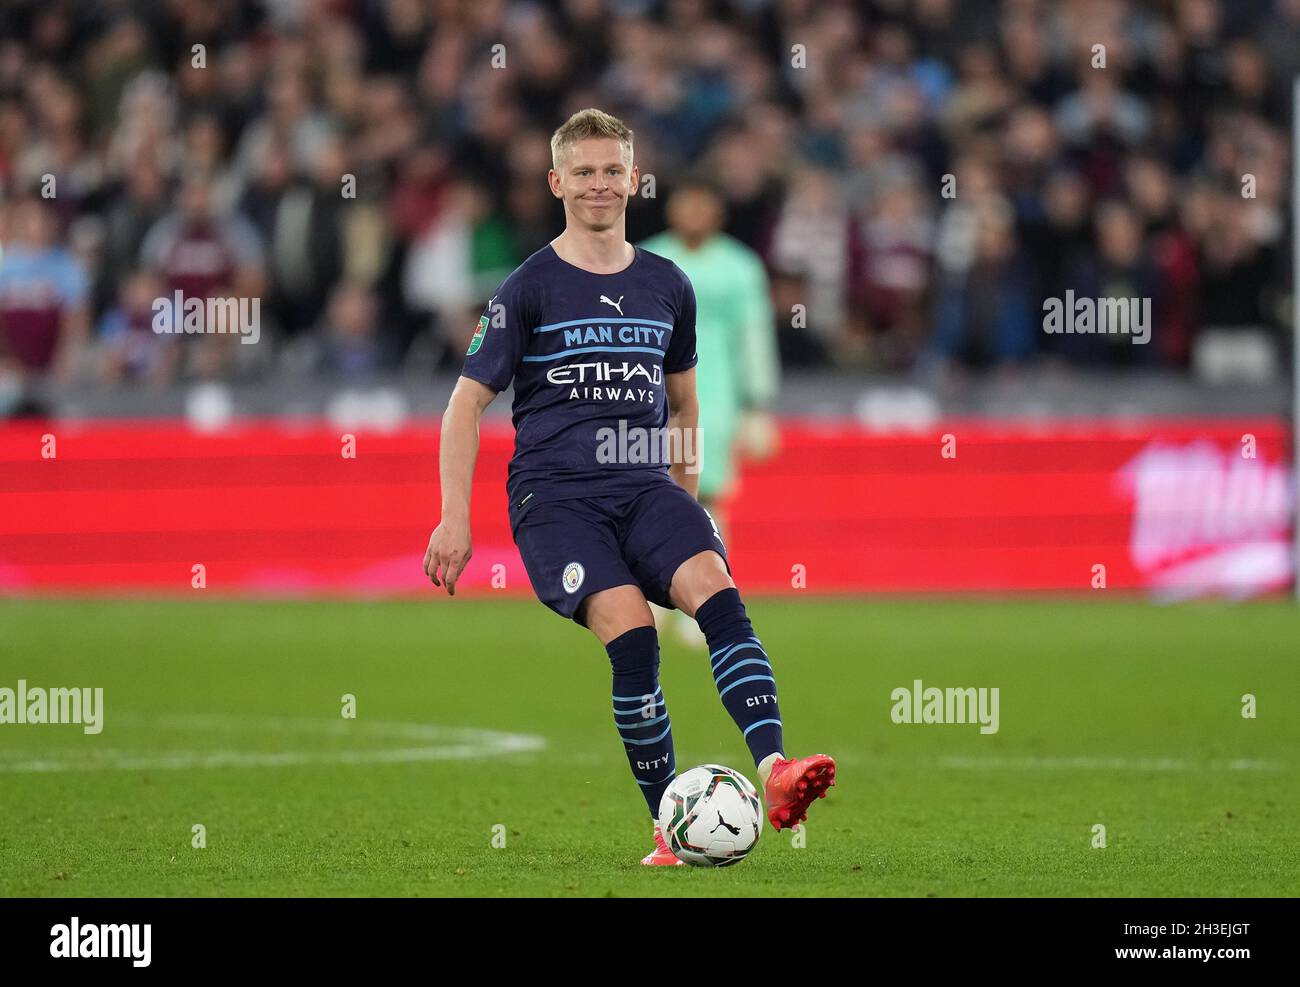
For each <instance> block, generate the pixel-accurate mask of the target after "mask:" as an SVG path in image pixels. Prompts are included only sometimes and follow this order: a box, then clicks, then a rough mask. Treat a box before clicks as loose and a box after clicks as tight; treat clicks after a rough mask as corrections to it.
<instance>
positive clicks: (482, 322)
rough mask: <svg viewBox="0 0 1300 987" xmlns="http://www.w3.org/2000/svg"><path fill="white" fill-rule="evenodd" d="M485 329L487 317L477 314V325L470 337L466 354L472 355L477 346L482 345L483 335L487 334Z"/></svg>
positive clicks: (486, 328)
mask: <svg viewBox="0 0 1300 987" xmlns="http://www.w3.org/2000/svg"><path fill="white" fill-rule="evenodd" d="M487 330H488V317H487V316H486V315H481V316H479V320H478V325H477V326H475V327H474V335H473V336H471V337H470V340H469V350H468V352H466V354H465V355H466V356H473V355H474V354H475V353H477V352H478V348H479V347H480V346H482V345H483V337H484V336H486V335H487Z"/></svg>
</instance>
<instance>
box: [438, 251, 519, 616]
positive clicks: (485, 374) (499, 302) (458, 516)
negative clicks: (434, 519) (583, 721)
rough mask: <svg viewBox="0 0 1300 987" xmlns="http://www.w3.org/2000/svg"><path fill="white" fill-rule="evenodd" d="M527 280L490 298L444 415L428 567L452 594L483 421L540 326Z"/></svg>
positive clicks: (464, 548) (467, 547) (462, 556)
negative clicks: (438, 508)
mask: <svg viewBox="0 0 1300 987" xmlns="http://www.w3.org/2000/svg"><path fill="white" fill-rule="evenodd" d="M524 280H525V279H523V278H521V277H520V276H519V271H518V270H517V271H515V273H514V274H511V275H510V277H508V278H506V280H505V282H504V283H503V284H502V285H501V288H500V290H499V291H498V292H497V293H496V294H495V295H493V296H492V298H491V300H490V301H489V302H488V304H487V307H486V308H485V309H484V311H483V315H482V317H481V318H480V319H479V321H478V326H477V327H476V328H475V329H474V335H473V336H472V337H471V338H470V343H469V350H468V352H466V354H465V365H464V367H463V368H462V369H461V373H460V380H458V381H457V382H456V387H455V389H454V390H453V391H452V392H451V400H450V401H448V402H447V413H446V414H444V415H443V416H442V442H441V444H440V446H439V449H438V476H439V479H440V481H441V484H442V517H441V519H440V520H439V522H438V527H436V528H434V529H433V534H432V535H430V536H429V548H428V550H427V551H426V552H425V553H424V571H425V574H426V575H427V576H428V577H429V578H430V579H431V580H433V585H435V586H443V585H445V586H446V587H447V594H448V595H449V596H455V595H456V580H457V579H459V578H460V574H461V573H462V572H463V571H464V570H465V566H466V565H467V564H468V563H469V558H470V555H471V554H472V552H473V549H472V546H471V544H470V533H469V497H470V487H471V486H472V485H473V482H474V461H475V460H476V459H477V458H478V423H479V419H480V418H481V417H482V416H483V411H484V409H485V408H487V406H488V405H489V404H491V403H492V399H493V398H495V397H496V396H497V395H498V394H500V393H501V392H502V391H504V390H505V389H506V388H507V387H509V386H510V382H511V381H512V380H513V379H514V376H515V371H516V370H518V368H519V361H520V358H521V356H522V355H523V351H524V339H525V337H526V336H527V335H528V333H529V331H530V329H531V327H532V326H533V325H535V324H536V322H535V308H536V306H535V304H534V301H533V298H532V296H531V295H530V293H529V290H528V285H527V284H525V283H524ZM440 580H441V581H440Z"/></svg>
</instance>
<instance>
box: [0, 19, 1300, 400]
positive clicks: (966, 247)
mask: <svg viewBox="0 0 1300 987" xmlns="http://www.w3.org/2000/svg"><path fill="white" fill-rule="evenodd" d="M1297 70H1300V0H1231V2H1228V0H1176V2H1175V0H1166V2H1137V0H1059V2H1047V0H858V2H835V0H712V2H710V0H666V2H656V0H539V2H519V0H512V2H506V0H261V2H256V0H86V2H81V0H8V2H7V3H5V4H4V5H3V6H0V251H2V252H0V365H3V366H4V367H5V368H7V369H8V372H9V375H10V377H11V378H12V377H13V376H14V375H15V374H18V375H20V376H21V375H27V376H28V377H31V376H34V375H37V376H38V375H42V374H49V375H51V376H53V377H56V378H62V379H64V380H83V379H84V380H89V379H91V378H98V379H100V380H103V381H111V382H120V383H121V384H123V385H125V386H133V385H135V384H137V383H141V382H152V383H166V382H169V381H172V380H175V379H177V378H181V379H211V378H226V379H233V378H236V377H239V376H241V375H247V376H253V377H256V375H259V374H268V375H269V374H271V373H276V374H284V373H290V374H302V375H330V376H335V377H338V378H339V379H341V380H364V379H367V378H371V377H373V376H375V375H379V374H384V373H389V372H393V371H398V370H403V369H405V370H412V369H415V370H419V371H428V370H432V369H435V368H451V367H455V366H458V364H459V360H460V358H461V355H462V353H463V351H464V348H465V344H466V341H467V339H468V337H469V334H470V332H471V330H472V329H473V326H474V324H475V322H476V319H477V314H478V312H479V310H480V309H481V307H482V305H483V304H484V302H485V301H486V300H487V299H488V298H489V296H490V295H491V294H492V293H493V292H494V290H495V288H496V286H497V285H498V284H499V282H500V280H501V279H502V278H503V277H504V276H505V275H506V274H507V273H509V271H510V270H511V269H512V268H513V267H515V266H516V265H517V264H518V263H520V262H521V261H522V260H523V259H524V258H525V257H527V256H528V255H529V254H530V253H531V252H532V251H534V250H537V249H539V248H540V247H542V246H544V245H545V244H546V243H547V242H548V241H549V240H550V239H552V238H553V237H554V236H555V235H557V234H558V233H559V232H560V230H561V229H562V226H563V214H562V210H561V207H560V206H559V204H558V203H557V202H556V201H555V200H554V199H553V197H552V196H551V194H550V192H549V190H548V188H547V186H546V181H545V175H546V170H547V168H548V167H549V166H550V151H549V138H550V134H551V132H552V130H553V129H554V128H555V127H556V126H558V125H559V124H560V123H561V122H563V120H564V119H565V118H566V117H567V116H568V115H569V114H570V113H572V112H574V111H576V110H578V109H582V108H584V107H587V106H597V107H600V108H602V109H605V110H607V111H609V112H612V113H615V114H617V115H619V116H621V117H622V118H623V119H624V120H625V121H626V122H627V123H628V124H629V125H630V126H631V127H632V128H633V129H634V131H635V133H636V160H637V163H638V164H639V166H640V168H641V171H642V174H643V176H644V178H643V184H642V190H641V192H642V194H641V195H639V196H638V197H637V199H636V200H635V201H634V202H632V204H631V206H630V208H629V218H628V235H629V239H632V240H633V241H636V240H639V239H642V238H644V237H647V236H649V235H651V234H653V233H655V232H658V231H659V230H661V229H663V227H664V222H665V219H664V216H665V202H666V199H667V198H668V197H669V196H670V195H671V193H672V189H673V184H674V181H675V180H677V179H680V178H681V177H682V176H684V175H687V174H696V173H699V174H702V175H706V176H708V177H709V178H710V179H711V180H713V181H714V182H716V183H717V184H718V185H720V186H721V188H722V190H723V191H724V193H725V195H726V198H727V209H728V212H727V225H726V229H727V232H728V233H729V234H730V235H732V236H734V237H736V238H738V239H739V240H741V241H743V242H744V243H745V244H747V245H748V246H749V247H751V248H752V249H753V250H755V251H756V252H757V253H758V254H759V255H760V256H761V257H762V259H763V261H764V262H765V264H766V266H767V269H768V272H769V275H770V278H771V284H772V290H773V295H774V301H775V309H776V312H777V320H778V324H777V327H776V329H777V332H778V338H779V340H780V349H781V356H782V360H783V362H784V363H785V365H787V366H830V365H840V366H849V367H862V368H870V369H874V370H882V371H891V372H925V371H927V370H929V369H932V368H936V367H938V368H956V369H958V370H960V369H962V368H967V369H970V370H973V371H979V370H983V369H990V368H1003V367H1007V368H1011V367H1015V366H1019V365H1026V364H1035V363H1051V362H1054V361H1056V362H1061V363H1064V364H1073V365H1089V366H1094V365H1095V366H1118V365H1143V366H1159V367H1170V368H1185V367H1190V366H1193V365H1194V355H1195V352H1196V348H1197V347H1198V345H1199V344H1200V341H1201V340H1202V338H1203V337H1207V336H1209V335H1213V334H1218V335H1219V336H1220V337H1222V335H1223V334H1224V333H1227V334H1228V337H1229V338H1231V334H1234V333H1235V334H1241V338H1243V339H1246V338H1250V339H1253V340H1258V339H1261V338H1263V339H1266V340H1270V341H1271V342H1272V343H1273V344H1275V345H1277V346H1280V343H1281V340H1282V338H1283V333H1282V331H1281V329H1282V326H1283V325H1284V324H1285V321H1286V320H1287V319H1288V318H1289V314H1288V309H1287V306H1288V304H1289V298H1288V292H1287V290H1286V286H1287V284H1288V283H1289V277H1288V276H1287V273H1286V272H1287V268H1288V265H1289V263H1290V258H1289V252H1288V250H1287V244H1288V241H1289V228H1288V218H1287V209H1286V201H1287V199H1286V196H1287V186H1288V182H1287V176H1288V173H1289V168H1290V163H1289V158H1288V149H1287V145H1288V134H1289V121H1290V114H1291V97H1290V94H1291V81H1292V79H1293V77H1294V76H1295V74H1296V72H1297ZM1067 290H1072V291H1074V292H1075V293H1076V294H1077V295H1079V296H1084V297H1090V298H1102V297H1123V298H1129V297H1140V298H1149V299H1151V301H1152V320H1153V325H1152V331H1151V341H1150V343H1149V344H1148V345H1146V346H1139V345H1133V344H1132V341H1131V340H1130V339H1127V338H1123V337H1113V336H1105V337H1103V336H1083V335H1051V334H1048V333H1045V332H1044V331H1043V310H1044V309H1043V305H1044V300H1045V299H1048V298H1053V297H1061V296H1063V295H1064V293H1065V292H1066V291H1067ZM176 291H182V292H183V293H184V294H185V295H186V296H198V297H232V296H239V297H256V298H259V299H261V319H262V329H261V342H260V344H259V345H258V346H248V347H243V346H238V345H229V342H231V341H227V340H225V339H224V338H219V339H210V338H202V339H200V338H192V337H189V336H186V335H183V334H179V335H178V334H175V333H168V332H159V331H156V330H157V329H158V325H157V316H156V314H155V312H154V310H153V302H154V300H155V299H157V298H159V297H167V296H171V295H172V294H173V293H174V292H176ZM232 341H233V340H232Z"/></svg>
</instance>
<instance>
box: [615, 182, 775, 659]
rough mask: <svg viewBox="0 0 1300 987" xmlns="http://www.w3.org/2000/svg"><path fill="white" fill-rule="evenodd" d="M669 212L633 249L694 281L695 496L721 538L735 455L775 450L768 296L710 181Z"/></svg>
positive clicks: (686, 188) (683, 621)
mask: <svg viewBox="0 0 1300 987" xmlns="http://www.w3.org/2000/svg"><path fill="white" fill-rule="evenodd" d="M667 216H668V227H669V228H668V230H666V231H665V232H663V233H660V234H658V235H656V236H653V237H651V238H650V239H648V240H646V241H645V242H644V243H642V244H641V246H642V247H644V248H645V249H646V250H649V251H652V252H653V253H656V254H659V255H660V256H661V257H667V258H668V259H669V260H671V261H673V263H675V264H676V265H677V266H678V267H680V268H681V269H682V270H683V271H684V272H685V273H686V276H687V277H688V278H690V281H691V284H692V285H693V286H694V288H695V300H696V321H695V326H696V329H695V332H696V348H697V352H698V353H699V358H700V362H699V363H698V364H697V365H696V368H695V372H696V387H697V393H698V394H699V403H700V433H699V434H700V442H701V445H702V446H703V448H702V449H700V450H697V452H698V453H701V454H702V460H701V470H700V489H699V501H700V503H701V504H703V505H704V507H705V508H706V509H707V510H708V511H709V513H710V514H711V515H713V519H714V521H715V522H716V523H717V525H718V527H719V528H720V529H721V530H722V536H723V538H724V539H727V538H729V537H730V535H729V525H728V521H729V518H728V517H727V513H728V512H727V508H728V505H729V503H730V501H731V500H732V499H733V497H734V495H735V494H736V492H737V487H736V454H737V452H739V453H741V454H742V455H744V456H745V457H746V458H750V459H766V458H767V457H769V456H771V455H773V454H774V453H775V452H776V444H777V431H776V428H775V426H774V425H773V423H772V419H771V416H770V415H769V414H768V412H767V410H766V408H767V406H768V405H769V404H770V402H771V401H772V399H773V398H774V397H775V396H776V391H777V386H778V384H779V381H780V361H779V358H778V356H777V345H776V331H775V326H774V322H773V312H772V297H771V293H770V291H769V289H768V283H767V272H766V271H765V270H764V269H763V262H762V260H761V259H760V258H759V256H758V254H756V253H755V252H754V251H753V250H751V249H750V248H749V247H747V246H745V244H743V243H741V242H740V241H739V240H737V239H736V238H735V237H733V236H729V235H728V234H726V233H723V232H722V227H723V224H724V223H725V222H726V209H725V205H724V203H723V198H722V195H721V193H720V192H719V191H718V189H717V188H716V187H715V186H714V185H712V184H710V183H709V182H708V181H707V180H705V179H701V178H690V179H687V180H686V181H684V182H682V183H680V184H679V185H678V186H677V188H676V189H674V191H673V193H672V195H671V196H670V197H669V199H668V209H667ZM654 612H655V618H656V621H657V622H659V623H660V625H661V629H662V623H663V621H665V620H672V619H673V618H674V616H675V618H676V619H675V621H674V622H675V624H676V628H675V629H676V632H677V635H678V637H679V638H680V639H681V640H682V641H683V642H684V643H686V644H688V645H691V646H693V647H704V634H703V633H702V632H701V631H700V629H699V626H698V625H697V624H696V623H695V621H693V620H691V619H689V618H687V617H686V615H685V614H682V613H680V612H677V613H676V614H674V612H673V611H670V610H665V609H664V608H662V607H657V606H656V607H654Z"/></svg>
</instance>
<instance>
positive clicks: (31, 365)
mask: <svg viewBox="0 0 1300 987" xmlns="http://www.w3.org/2000/svg"><path fill="white" fill-rule="evenodd" d="M6 212H7V215H6V216H5V220H4V223H3V230H4V242H5V249H4V254H3V255H2V256H0V365H2V366H0V369H3V370H4V371H5V372H6V373H7V374H10V375H15V376H16V377H17V378H18V380H19V386H20V389H21V396H20V397H19V399H18V400H17V402H16V403H17V405H18V406H19V407H22V408H27V409H30V410H38V409H40V408H42V407H43V406H44V402H45V395H44V384H45V383H46V380H47V378H48V377H50V376H51V375H53V376H55V377H57V378H60V379H62V380H64V381H68V380H71V379H73V378H74V377H75V376H76V374H77V372H78V371H79V369H80V364H81V361H82V358H83V353H84V351H85V346H86V341H87V340H86V337H87V325H88V323H87V318H88V314H87V313H88V304H89V295H90V286H89V279H88V278H87V275H86V271H85V270H84V269H83V267H82V265H81V264H80V262H79V261H78V260H77V259H76V258H75V257H73V256H72V254H71V253H70V252H69V251H68V250H66V249H64V248H63V247H61V246H60V245H59V244H58V232H57V227H56V225H55V218H54V215H53V213H52V210H51V209H50V207H49V206H48V205H46V203H45V202H44V201H43V200H42V199H40V198H38V197H36V196H31V197H28V198H24V199H21V200H19V201H17V202H14V203H12V204H10V206H9V207H8V209H7V210H6Z"/></svg>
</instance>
